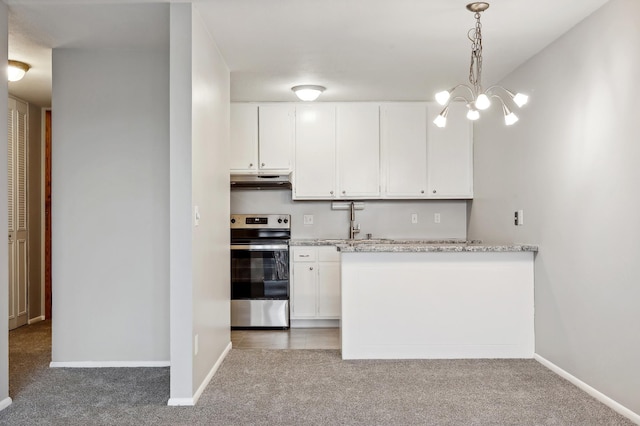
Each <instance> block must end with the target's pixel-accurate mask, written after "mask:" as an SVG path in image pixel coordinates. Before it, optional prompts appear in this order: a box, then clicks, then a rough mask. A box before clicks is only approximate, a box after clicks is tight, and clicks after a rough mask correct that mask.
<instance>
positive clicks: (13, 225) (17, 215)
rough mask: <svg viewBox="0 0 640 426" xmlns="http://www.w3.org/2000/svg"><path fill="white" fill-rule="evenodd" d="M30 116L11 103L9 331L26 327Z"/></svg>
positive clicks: (25, 109) (22, 104)
mask: <svg viewBox="0 0 640 426" xmlns="http://www.w3.org/2000/svg"><path fill="white" fill-rule="evenodd" d="M27 112H28V104H27V103H25V102H22V101H18V100H16V99H9V109H8V116H7V125H8V137H7V171H8V176H7V182H8V188H7V195H8V200H7V201H8V203H7V205H8V227H9V229H8V231H9V256H8V257H9V329H10V330H11V329H14V328H16V327H20V326H22V325H25V324H26V323H27V123H28V120H27Z"/></svg>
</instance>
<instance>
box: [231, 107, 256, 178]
mask: <svg viewBox="0 0 640 426" xmlns="http://www.w3.org/2000/svg"><path fill="white" fill-rule="evenodd" d="M230 127H231V129H230V131H231V134H230V138H231V155H230V167H229V168H230V169H231V172H237V171H252V172H255V171H257V170H258V106H257V105H253V104H231V124H230Z"/></svg>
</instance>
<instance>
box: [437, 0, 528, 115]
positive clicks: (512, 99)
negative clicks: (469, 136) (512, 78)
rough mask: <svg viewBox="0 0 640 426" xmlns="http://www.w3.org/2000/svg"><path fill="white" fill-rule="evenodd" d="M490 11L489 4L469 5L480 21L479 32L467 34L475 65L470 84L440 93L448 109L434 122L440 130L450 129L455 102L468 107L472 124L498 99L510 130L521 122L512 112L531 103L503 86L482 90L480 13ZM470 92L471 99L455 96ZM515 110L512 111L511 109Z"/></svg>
mask: <svg viewBox="0 0 640 426" xmlns="http://www.w3.org/2000/svg"><path fill="white" fill-rule="evenodd" d="M488 8H489V3H485V2H475V3H469V4H468V5H467V9H468V10H469V11H471V12H473V13H474V17H475V19H476V26H475V28H471V29H470V30H469V32H468V34H467V37H469V40H471V65H470V66H469V84H458V85H457V86H454V87H453V88H451V89H449V90H444V91H442V92H438V93H436V102H438V103H439V104H440V105H444V109H443V110H442V112H440V115H438V116H437V117H436V119H435V120H433V122H434V123H435V125H436V126H438V127H445V126H446V125H447V114H448V113H449V103H450V102H451V101H458V100H460V101H464V102H466V103H467V109H468V110H467V118H468V119H469V120H477V119H478V118H480V111H483V110H486V109H487V108H489V107H490V106H491V99H498V100H499V101H500V103H501V104H502V112H503V113H504V122H505V124H506V125H507V126H510V125H512V124H514V123H515V122H516V121H518V116H517V115H515V114H514V113H513V112H512V111H511V109H512V108H513V107H514V106H516V107H518V108H520V107H522V106H523V105H524V104H526V103H527V101H528V100H529V97H528V96H527V95H524V94H522V93H517V94H515V95H514V94H513V92H511V91H509V90H507V89H505V88H504V87H502V86H491V87H489V88H488V89H486V90H483V88H482V24H481V23H480V13H481V12H484V11H485V10H487V9H488ZM459 89H460V90H462V91H463V92H468V95H469V97H467V96H465V93H463V94H456V95H455V96H454V93H457V92H459ZM510 107H511V108H510Z"/></svg>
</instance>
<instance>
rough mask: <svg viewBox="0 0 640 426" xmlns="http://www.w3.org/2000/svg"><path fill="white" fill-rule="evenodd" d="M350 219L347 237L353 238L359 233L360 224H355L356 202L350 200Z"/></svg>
mask: <svg viewBox="0 0 640 426" xmlns="http://www.w3.org/2000/svg"><path fill="white" fill-rule="evenodd" d="M350 210H351V221H350V222H349V239H350V240H353V239H354V238H355V237H356V234H358V233H360V224H357V225H356V203H355V202H353V201H352V202H351V205H350Z"/></svg>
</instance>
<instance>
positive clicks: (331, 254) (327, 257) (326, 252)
mask: <svg viewBox="0 0 640 426" xmlns="http://www.w3.org/2000/svg"><path fill="white" fill-rule="evenodd" d="M318 260H319V261H320V262H340V253H339V252H338V249H337V248H335V247H334V246H330V247H318Z"/></svg>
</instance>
